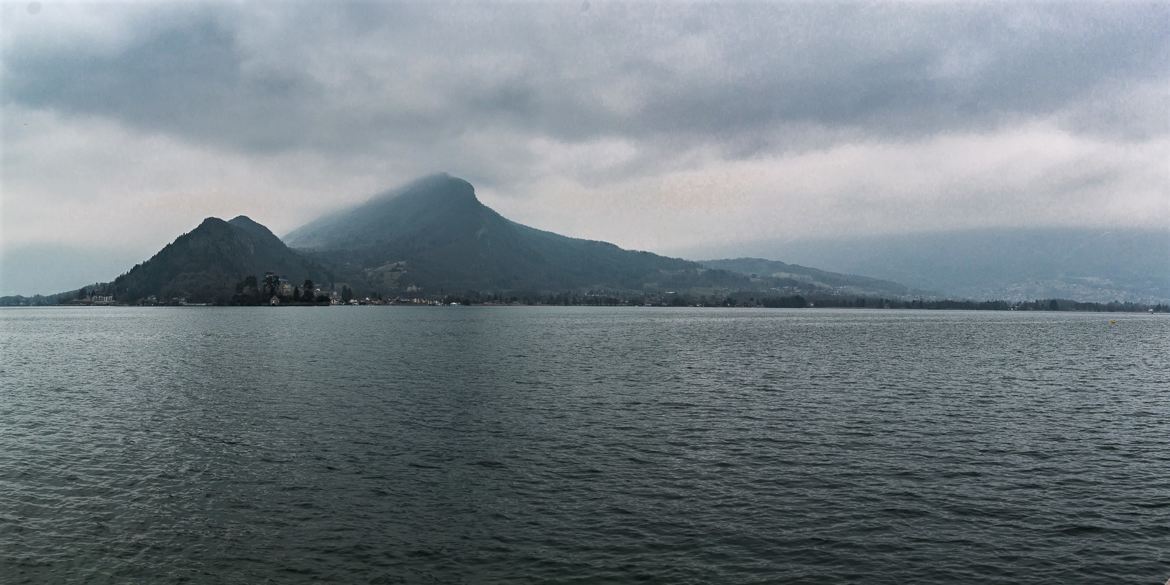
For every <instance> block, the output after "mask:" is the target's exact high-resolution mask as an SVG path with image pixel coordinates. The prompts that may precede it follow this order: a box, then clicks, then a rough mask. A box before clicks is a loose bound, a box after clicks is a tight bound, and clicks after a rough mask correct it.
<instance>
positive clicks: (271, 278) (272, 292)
mask: <svg viewBox="0 0 1170 585" xmlns="http://www.w3.org/2000/svg"><path fill="white" fill-rule="evenodd" d="M263 292H264V297H265V298H271V297H274V296H276V293H278V292H280V277H279V276H277V275H276V274H275V273H272V272H265V273H264V291H263Z"/></svg>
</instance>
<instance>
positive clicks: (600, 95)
mask: <svg viewBox="0 0 1170 585" xmlns="http://www.w3.org/2000/svg"><path fill="white" fill-rule="evenodd" d="M0 11H2V14H0V15H2V20H0V31H2V33H3V34H2V35H0V36H2V41H0V43H2V45H0V48H2V55H0V106H2V110H0V111H2V116H0V132H2V135H0V187H2V198H0V227H2V230H0V262H2V264H3V268H4V273H5V274H4V277H3V281H2V282H0V289H2V290H0V294H11V293H32V292H55V291H56V290H64V289H66V288H68V287H69V286H77V285H79V284H81V283H84V282H92V281H97V280H108V279H109V278H111V277H113V276H115V275H116V274H118V273H120V272H122V271H124V270H126V269H127V268H129V266H131V265H133V263H135V262H139V261H141V260H143V259H145V258H147V257H149V256H150V255H151V254H153V253H154V252H155V251H157V250H158V249H159V248H160V247H161V246H163V245H165V244H166V243H167V242H169V241H170V240H172V239H173V238H174V237H175V236H176V235H178V234H180V233H182V232H184V231H187V230H190V229H191V228H192V227H194V226H195V225H197V224H198V223H199V221H200V220H201V219H202V218H204V217H207V216H218V217H233V216H235V215H239V214H246V215H248V216H250V217H252V218H255V219H257V220H258V221H261V222H263V223H264V224H265V225H267V226H270V227H271V228H272V229H273V230H274V231H275V232H276V233H278V234H284V233H286V232H288V231H289V230H291V229H293V228H295V227H297V226H299V225H301V224H303V223H305V222H306V221H308V220H311V219H313V218H315V217H317V216H318V215H320V214H321V213H323V212H325V211H330V210H334V209H337V208H338V207H339V206H344V205H346V204H350V203H357V202H359V201H362V200H364V199H366V198H368V197H369V196H371V195H373V194H374V193H377V192H380V191H383V190H385V189H387V188H389V187H393V186H395V185H398V184H401V183H403V182H405V181H407V180H410V179H412V178H414V177H417V176H420V175H424V174H427V173H431V172H435V171H449V172H452V173H455V174H457V175H459V176H461V177H464V178H466V179H468V180H469V181H471V182H472V183H474V184H475V185H476V187H477V190H478V192H479V195H480V198H481V199H482V200H483V201H484V203H486V204H488V205H490V206H492V207H493V208H495V209H497V210H499V211H500V212H501V213H503V214H504V215H506V216H507V217H510V218H513V219H515V220H517V221H521V222H523V223H526V224H528V225H533V226H537V227H540V228H542V229H547V230H552V231H556V232H559V233H564V234H568V235H572V236H576V237H585V238H592V239H601V240H607V241H611V242H614V243H616V244H619V245H621V246H624V247H628V248H636V249H647V250H653V251H655V252H659V253H666V254H672V253H673V254H682V253H684V252H685V253H686V254H687V255H688V257H692V258H697V257H704V256H707V255H714V253H715V251H719V252H720V253H727V252H728V251H731V252H734V250H736V249H737V247H739V246H741V245H742V246H743V247H744V249H746V248H747V247H749V246H750V245H751V244H752V243H753V242H758V241H763V240H775V239H784V240H801V239H817V240H825V239H832V238H845V237H856V236H860V235H882V234H905V233H915V232H938V231H943V232H946V231H952V230H966V229H973V228H1040V227H1061V228H1069V227H1077V228H1083V227H1087V228H1098V229H1102V230H1142V229H1150V228H1165V226H1167V225H1170V165H1168V164H1167V161H1168V160H1170V115H1168V112H1170V4H1167V3H1165V2H1162V3H1153V4H1137V3H1121V4H1116V3H1113V4H1099V5H1092V4H1082V3H1076V4H1072V3H1069V4H1045V5H1015V4H1013V5H1008V4H974V5H943V4H910V5H893V4H889V5H882V4H861V3H856V4H833V5H827V6H826V5H815V4H805V3H797V4H759V3H753V4H742V5H722V4H721V5H707V4H676V3H666V4H652V3H636V4H619V3H603V2H591V1H587V2H584V3H576V2H573V3H548V4H535V5H533V4H506V5H505V4H489V5H470V4H457V5H456V4H434V3H429V4H426V5H423V4H406V5H380V4H374V3H352V4H347V3H332V2H330V3H320V4H316V3H257V4H247V5H245V4H235V3H214V4H208V3H204V4H180V3H168V4H150V3H142V4H118V5H112V4H58V3H51V2H46V3H40V2H32V3H26V2H8V3H4V4H3V5H2V6H0ZM729 255H730V254H729ZM83 276H84V277H83Z"/></svg>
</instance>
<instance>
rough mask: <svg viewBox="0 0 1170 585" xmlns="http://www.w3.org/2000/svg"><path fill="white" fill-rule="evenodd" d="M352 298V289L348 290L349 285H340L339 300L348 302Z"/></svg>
mask: <svg viewBox="0 0 1170 585" xmlns="http://www.w3.org/2000/svg"><path fill="white" fill-rule="evenodd" d="M352 298H353V291H352V290H350V288H349V285H348V284H345V285H342V286H341V302H343V303H348V302H349V300H350V299H352Z"/></svg>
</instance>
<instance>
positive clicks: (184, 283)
mask: <svg viewBox="0 0 1170 585" xmlns="http://www.w3.org/2000/svg"><path fill="white" fill-rule="evenodd" d="M265 272H275V273H277V274H280V275H284V276H286V277H287V278H288V279H289V280H290V281H292V282H301V281H303V280H304V279H306V278H310V279H313V280H315V281H318V282H325V281H328V280H330V279H331V277H332V275H331V274H330V273H329V271H328V270H326V269H324V268H323V267H322V266H320V265H319V264H317V263H315V262H313V261H311V260H309V259H306V258H305V257H303V256H301V255H300V254H298V253H297V252H295V251H293V250H291V249H289V248H288V246H285V245H284V242H282V241H280V238H277V237H276V236H275V235H274V234H273V233H272V232H271V231H269V230H268V228H266V227H264V226H263V225H260V224H259V223H256V222H255V221H252V220H251V219H249V218H247V217H245V216H242V215H241V216H239V217H236V218H234V219H232V220H231V221H224V220H222V219H219V218H215V217H209V218H207V219H205V220H203V223H201V224H199V226H198V227H196V228H195V229H193V230H191V231H190V232H188V233H186V234H183V235H181V236H179V237H178V238H177V239H176V240H175V241H174V242H172V243H170V244H168V245H167V246H166V247H164V248H163V249H162V250H161V251H159V252H158V253H157V254H155V255H154V256H153V257H152V258H151V259H150V260H147V261H146V262H143V263H142V264H138V265H137V266H135V267H134V268H132V269H131V270H130V271H129V272H127V273H126V274H123V275H121V276H119V277H118V278H116V279H115V280H114V282H113V283H112V285H113V287H112V291H113V294H114V296H115V297H117V298H118V300H119V301H120V302H135V301H136V300H138V299H142V298H145V297H148V296H151V295H154V296H157V297H158V298H159V299H170V298H172V297H185V298H186V299H188V300H189V301H191V302H221V303H222V302H227V300H229V299H230V298H231V296H232V294H233V293H234V292H235V285H236V284H237V283H239V282H240V281H241V280H243V279H244V278H245V277H247V276H256V277H258V278H259V277H261V276H263V274H264V273H265Z"/></svg>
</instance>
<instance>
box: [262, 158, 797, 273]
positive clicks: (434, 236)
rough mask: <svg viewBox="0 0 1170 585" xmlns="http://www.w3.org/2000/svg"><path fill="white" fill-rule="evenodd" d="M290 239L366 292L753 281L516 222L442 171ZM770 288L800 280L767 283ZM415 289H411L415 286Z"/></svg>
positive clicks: (314, 224) (296, 232) (320, 221)
mask: <svg viewBox="0 0 1170 585" xmlns="http://www.w3.org/2000/svg"><path fill="white" fill-rule="evenodd" d="M285 240H286V241H287V242H288V244H289V245H290V246H293V247H295V248H297V249H300V250H304V251H307V252H309V253H311V254H312V255H313V257H315V258H317V259H318V260H320V261H321V262H323V263H327V264H329V265H331V266H332V267H334V269H335V270H336V273H337V275H338V277H339V278H341V279H347V280H349V281H351V282H355V283H359V286H360V285H364V286H367V287H369V288H370V289H371V290H379V291H395V290H403V289H406V288H408V287H419V288H422V289H424V290H425V291H426V292H430V293H436V292H439V291H440V290H446V291H463V290H475V291H496V292H500V291H533V292H547V291H557V292H559V291H570V290H606V291H649V290H655V291H667V290H695V289H704V288H705V289H720V290H744V289H748V288H752V286H753V284H752V282H751V279H749V278H747V277H746V276H744V275H741V274H736V273H732V272H728V271H725V270H719V269H711V268H708V267H705V266H703V265H701V264H699V263H696V262H691V261H688V260H681V259H677V258H667V257H663V256H658V255H656V254H651V253H649V252H636V251H630V250H623V249H621V248H619V247H617V246H615V245H613V244H609V243H606V242H598V241H593V240H583V239H577V238H570V237H566V236H561V235H558V234H554V233H551V232H546V231H542V230H538V229H535V228H531V227H528V226H525V225H521V224H519V223H516V222H513V221H511V220H508V219H506V218H504V217H503V216H501V215H500V214H498V213H496V212H495V211H493V210H492V209H490V208H488V207H487V206H485V205H483V204H482V203H481V202H480V201H479V200H478V199H477V198H476V196H475V189H474V188H473V187H472V186H471V184H470V183H468V182H467V181H464V180H462V179H459V178H456V177H452V176H450V175H447V174H438V175H433V176H429V177H425V178H423V179H420V180H417V181H415V182H413V183H410V184H408V185H406V186H404V187H401V188H399V189H395V190H393V191H388V192H386V193H383V194H381V195H378V196H376V197H374V198H372V199H370V200H369V201H367V202H365V203H363V204H361V205H358V206H356V207H354V208H351V209H347V210H344V211H341V212H339V213H335V214H331V215H328V216H325V217H322V218H320V219H318V220H316V221H313V222H311V223H309V224H307V225H305V226H303V227H301V228H298V229H296V230H294V231H292V232H291V233H289V234H288V235H287V236H286V237H285ZM770 284H773V285H778V286H781V285H784V284H798V283H784V282H780V281H776V282H772V283H770ZM412 290H413V289H412Z"/></svg>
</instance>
